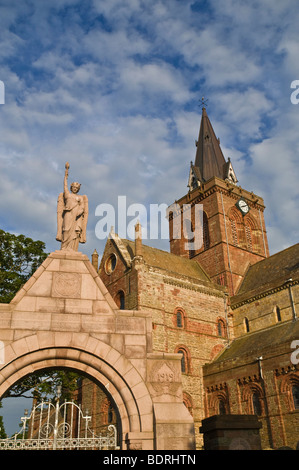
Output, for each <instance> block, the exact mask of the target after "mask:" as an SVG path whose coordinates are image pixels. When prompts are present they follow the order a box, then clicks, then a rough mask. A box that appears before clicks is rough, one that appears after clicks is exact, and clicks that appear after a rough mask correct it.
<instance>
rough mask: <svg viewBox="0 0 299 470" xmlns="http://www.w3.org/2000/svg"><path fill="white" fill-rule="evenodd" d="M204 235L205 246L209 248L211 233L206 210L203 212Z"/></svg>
mask: <svg viewBox="0 0 299 470" xmlns="http://www.w3.org/2000/svg"><path fill="white" fill-rule="evenodd" d="M202 236H203V248H204V250H207V249H208V248H210V233H209V223H208V216H207V214H206V213H205V212H204V213H203V220H202Z"/></svg>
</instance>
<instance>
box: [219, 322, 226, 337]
mask: <svg viewBox="0 0 299 470" xmlns="http://www.w3.org/2000/svg"><path fill="white" fill-rule="evenodd" d="M217 334H218V336H220V337H221V338H224V337H225V336H226V328H225V322H224V320H222V319H221V318H219V320H218V321H217Z"/></svg>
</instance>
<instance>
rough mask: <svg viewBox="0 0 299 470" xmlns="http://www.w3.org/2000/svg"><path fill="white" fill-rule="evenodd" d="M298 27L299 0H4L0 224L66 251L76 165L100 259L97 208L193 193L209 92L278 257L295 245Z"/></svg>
mask: <svg viewBox="0 0 299 470" xmlns="http://www.w3.org/2000/svg"><path fill="white" fill-rule="evenodd" d="M298 24H299V8H298V2H297V0H283V1H275V2H274V1H273V0H251V1H250V2H248V1H243V0H225V1H219V0H193V1H189V0H160V1H159V0H84V1H82V0H81V1H77V0H51V1H50V2H49V1H44V0H23V1H22V2H20V1H19V0H1V2H0V39H1V47H0V63H1V66H0V79H1V80H2V81H3V83H4V84H5V104H3V105H0V129H1V130H0V132H1V137H0V175H1V185H0V227H1V228H2V229H4V230H6V231H10V232H14V233H23V234H25V235H27V236H30V237H32V238H34V239H40V240H43V241H45V242H46V246H47V250H48V251H53V250H56V249H58V248H59V244H58V242H56V240H55V235H56V202H57V196H58V194H59V192H60V191H61V190H62V183H63V176H64V165H65V162H66V161H69V163H70V181H79V182H80V183H81V184H82V187H81V192H82V193H83V194H87V195H88V198H89V210H90V216H89V223H88V243H87V244H86V245H84V246H82V245H81V249H82V251H83V252H84V253H86V254H88V255H90V254H91V253H92V252H93V250H94V248H97V250H98V252H99V253H100V254H101V252H102V250H103V247H104V244H105V241H103V240H98V239H97V238H96V235H95V227H96V223H97V221H98V220H99V218H98V217H96V216H95V209H96V207H97V206H98V205H99V204H101V203H110V204H112V205H113V206H114V208H115V210H116V214H117V198H118V196H120V195H122V196H126V197H127V204H128V205H130V204H132V203H139V204H144V205H145V206H146V207H149V204H157V203H166V204H171V203H172V202H173V201H174V200H175V199H177V198H179V197H181V196H183V195H184V194H185V193H186V191H187V180H188V172H189V165H190V161H191V160H194V157H195V145H194V141H195V139H197V137H198V131H199V125H200V118H201V109H200V106H199V104H200V100H201V97H202V96H203V95H204V96H205V97H206V98H207V99H208V108H207V111H208V114H209V117H210V119H211V121H212V124H213V126H214V129H215V132H216V134H217V136H218V137H220V140H221V146H222V149H223V152H224V155H225V157H226V158H228V157H230V158H231V160H232V162H233V166H234V169H235V171H236V173H237V177H238V180H239V184H240V185H241V186H242V187H244V188H246V189H248V190H250V191H251V190H252V191H254V192H255V193H256V194H258V195H260V196H262V197H263V198H264V200H265V204H266V207H267V209H266V212H265V217H266V223H267V228H268V237H269V243H270V250H271V253H275V252H277V251H279V250H281V249H283V248H285V247H287V246H290V245H292V244H294V243H296V242H297V241H298V219H299V208H298V187H299V185H298V180H299V170H298V169H299V165H298V158H299V105H294V104H292V103H291V100H290V96H291V93H292V91H293V90H292V89H291V88H290V86H291V82H292V81H293V80H296V79H299V45H298V44H299V43H298V36H299V32H298ZM131 219H132V217H131ZM129 220H130V218H128V221H129ZM149 243H150V244H152V245H154V246H160V247H161V248H163V249H168V242H165V241H164V242H163V241H162V242H161V243H160V242H159V241H154V242H153V243H151V242H149Z"/></svg>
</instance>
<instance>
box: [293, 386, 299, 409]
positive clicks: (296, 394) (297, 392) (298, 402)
mask: <svg viewBox="0 0 299 470" xmlns="http://www.w3.org/2000/svg"><path fill="white" fill-rule="evenodd" d="M292 397H293V402H294V409H295V410H299V385H293V386H292Z"/></svg>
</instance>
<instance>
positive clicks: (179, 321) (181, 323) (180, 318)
mask: <svg viewBox="0 0 299 470" xmlns="http://www.w3.org/2000/svg"><path fill="white" fill-rule="evenodd" d="M176 326H177V327H178V328H183V327H184V314H183V312H182V311H181V310H178V311H177V313H176Z"/></svg>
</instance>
